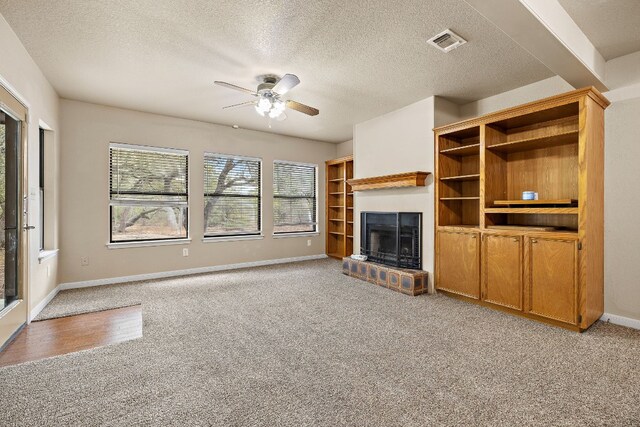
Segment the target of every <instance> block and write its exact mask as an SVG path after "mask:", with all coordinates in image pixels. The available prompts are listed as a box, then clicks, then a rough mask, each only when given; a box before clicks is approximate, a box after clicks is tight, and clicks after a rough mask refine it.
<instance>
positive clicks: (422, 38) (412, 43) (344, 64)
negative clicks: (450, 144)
mask: <svg viewBox="0 0 640 427" xmlns="http://www.w3.org/2000/svg"><path fill="white" fill-rule="evenodd" d="M0 13H1V14H2V15H3V16H4V17H5V19H6V20H7V21H8V22H9V25H11V27H12V28H13V29H14V31H15V32H16V33H17V35H18V37H19V38H20V39H21V40H22V42H23V43H24V45H25V47H26V48H27V50H28V51H29V53H30V54H31V56H32V57H33V58H34V60H35V61H36V62H37V63H38V65H39V66H40V67H41V69H42V70H43V72H44V74H45V75H46V76H47V77H48V79H49V80H50V82H51V83H52V84H53V86H54V87H55V88H56V90H57V91H58V93H59V94H60V95H61V96H62V97H64V98H69V99H77V100H81V101H88V102H94V103H99V104H105V105H112V106H117V107H123V108H130V109H135V110H141V111H148V112H153V113H159V114H166V115H171V116H176V117H184V118H190V119H195V120H202V121H207V122H213V123H221V124H229V125H231V124H238V125H240V126H241V127H244V128H249V129H255V130H262V131H271V132H276V133H280V134H285V135H292V136H299V137H305V138H312V139H318V140H324V141H332V142H340V141H344V140H348V139H351V137H352V127H353V125H354V124H355V123H359V122H362V121H365V120H368V119H370V118H373V117H376V116H379V115H381V114H384V113H386V112H389V111H393V110H395V109H398V108H400V107H403V106H405V105H408V104H410V103H412V102H415V101H418V100H420V99H423V98H426V97H428V96H431V95H441V96H445V97H447V98H449V99H451V100H453V101H454V102H459V103H462V102H468V101H472V100H475V99H479V98H484V97H487V96H491V95H494V94H496V93H499V92H503V91H506V90H510V89H514V88H516V87H519V86H522V85H525V84H529V83H532V82H535V81H539V80H541V79H544V78H547V77H551V76H552V73H551V72H550V71H549V70H548V69H547V68H546V67H545V66H543V65H542V64H541V63H539V62H538V61H537V60H535V59H534V58H533V57H531V56H530V55H529V54H528V53H527V52H526V51H524V50H523V49H522V48H520V47H519V46H518V45H517V44H516V43H514V42H513V41H512V40H511V39H510V38H509V37H507V36H506V35H505V34H504V33H502V32H501V31H500V30H498V29H496V28H495V27H494V26H492V25H491V24H489V23H488V21H486V20H485V19H484V18H483V17H481V16H480V15H479V14H477V13H476V12H475V11H474V9H472V8H471V7H470V6H468V5H467V4H466V3H465V2H462V1H459V0H437V1H433V0H406V1H402V2H395V1H383V0H379V1H373V0H343V1H338V0H324V1H315V2H313V1H311V2H310V1H306V0H305V1H302V0H291V1H280V0H268V1H265V0H262V1H258V0H255V1H242V0H223V1H210V0H191V1H188V2H177V1H172V0H137V1H130V0H111V1H102V2H98V1H90V2H88V1H86V0H66V1H50V0H0ZM446 28H451V29H453V30H454V31H456V32H458V33H459V34H460V35H461V36H463V37H465V38H466V39H467V40H468V41H469V42H468V43H467V44H466V45H464V46H462V47H460V48H459V49H457V50H454V51H452V52H451V53H449V54H444V53H441V52H439V51H437V50H435V49H434V48H433V47H431V46H429V45H427V43H426V39H427V38H429V37H431V36H433V35H435V34H436V33H438V32H440V31H442V30H444V29H446ZM265 73H275V74H279V75H282V74H284V73H293V74H297V75H298V77H300V80H301V82H302V83H301V84H300V85H299V86H298V87H296V88H294V89H293V90H292V91H291V92H289V93H288V94H287V95H286V96H285V98H290V99H294V100H296V101H299V102H302V103H305V104H308V105H311V106H313V107H316V108H318V109H320V115H319V116H316V117H308V116H305V115H303V114H300V113H298V112H295V111H290V112H288V116H289V118H288V119H287V120H286V121H284V122H277V123H274V124H273V128H272V129H269V128H268V127H267V120H266V119H264V118H262V117H259V116H258V115H257V114H256V113H255V111H252V109H251V108H246V109H240V110H233V111H231V110H225V111H223V110H222V109H221V108H222V107H223V106H225V105H229V104H234V103H238V102H243V101H245V100H248V99H249V98H250V97H248V96H247V95H243V94H242V93H240V92H235V91H231V90H228V89H225V88H222V87H218V86H214V85H213V81H214V80H224V81H228V82H230V83H233V84H236V85H240V86H244V87H247V88H255V86H256V84H257V81H256V76H258V75H261V74H265Z"/></svg>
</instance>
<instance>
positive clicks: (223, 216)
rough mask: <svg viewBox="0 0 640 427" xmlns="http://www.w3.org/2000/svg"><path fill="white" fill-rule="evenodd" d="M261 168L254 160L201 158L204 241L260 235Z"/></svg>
mask: <svg viewBox="0 0 640 427" xmlns="http://www.w3.org/2000/svg"><path fill="white" fill-rule="evenodd" d="M261 166H262V161H261V160H260V159H257V158H251V157H239V156H231V155H225V154H210V153H206V154H205V155H204V223H205V232H204V235H205V237H225V236H241V235H257V234H260V232H261V220H260V212H261V198H260V195H261V184H260V178H261V173H260V171H261Z"/></svg>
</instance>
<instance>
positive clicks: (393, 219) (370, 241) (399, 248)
mask: <svg viewBox="0 0 640 427" xmlns="http://www.w3.org/2000/svg"><path fill="white" fill-rule="evenodd" d="M421 232H422V214H421V213H415V212H362V213H361V214H360V254H361V255H366V256H367V260H368V261H372V262H376V263H379V264H384V265H389V266H392V267H400V268H410V269H415V270H420V269H422V250H421V248H422V240H421V237H420V235H421Z"/></svg>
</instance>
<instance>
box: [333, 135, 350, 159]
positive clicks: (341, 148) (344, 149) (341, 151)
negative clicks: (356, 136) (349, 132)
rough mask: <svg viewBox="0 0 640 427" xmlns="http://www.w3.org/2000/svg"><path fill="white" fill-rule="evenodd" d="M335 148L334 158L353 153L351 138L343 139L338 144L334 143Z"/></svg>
mask: <svg viewBox="0 0 640 427" xmlns="http://www.w3.org/2000/svg"><path fill="white" fill-rule="evenodd" d="M336 148H337V153H336V158H338V159H339V158H340V157H346V156H350V155H352V154H353V139H350V140H349V141H345V142H341V143H340V144H337V145H336Z"/></svg>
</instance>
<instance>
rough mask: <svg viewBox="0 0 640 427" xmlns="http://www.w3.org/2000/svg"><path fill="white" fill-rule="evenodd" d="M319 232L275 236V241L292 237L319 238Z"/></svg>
mask: <svg viewBox="0 0 640 427" xmlns="http://www.w3.org/2000/svg"><path fill="white" fill-rule="evenodd" d="M319 235H320V232H319V231H308V232H304V233H287V234H275V233H274V234H273V236H272V237H273V238H274V239H288V238H290V237H310V236H319Z"/></svg>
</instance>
